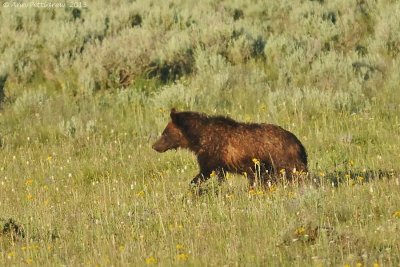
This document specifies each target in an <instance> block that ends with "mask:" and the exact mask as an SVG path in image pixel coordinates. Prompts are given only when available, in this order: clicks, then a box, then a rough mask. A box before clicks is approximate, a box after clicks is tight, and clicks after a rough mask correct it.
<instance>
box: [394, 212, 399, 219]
mask: <svg viewBox="0 0 400 267" xmlns="http://www.w3.org/2000/svg"><path fill="white" fill-rule="evenodd" d="M393 217H395V218H399V219H400V210H398V211H395V212H393Z"/></svg>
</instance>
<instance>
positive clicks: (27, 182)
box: [25, 178, 33, 186]
mask: <svg viewBox="0 0 400 267" xmlns="http://www.w3.org/2000/svg"><path fill="white" fill-rule="evenodd" d="M32 183H33V179H32V178H28V179H26V181H25V185H27V186H28V185H31V184H32Z"/></svg>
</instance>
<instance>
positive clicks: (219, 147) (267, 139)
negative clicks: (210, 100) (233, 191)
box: [153, 109, 307, 187]
mask: <svg viewBox="0 0 400 267" xmlns="http://www.w3.org/2000/svg"><path fill="white" fill-rule="evenodd" d="M170 116H171V121H170V122H169V123H168V124H167V127H166V128H165V130H164V131H163V133H162V135H161V137H160V138H159V139H158V140H157V141H156V142H155V143H154V145H153V149H154V150H156V151H158V152H165V151H167V150H170V149H177V148H187V149H189V150H191V151H193V152H194V153H195V154H196V156H197V161H198V164H199V166H200V173H199V174H197V175H196V176H195V177H194V179H193V180H192V182H191V184H194V185H198V184H200V183H201V182H202V181H205V180H207V179H208V178H209V177H210V175H211V173H212V172H213V171H215V174H217V175H218V178H219V180H220V181H222V180H224V173H225V172H233V173H240V174H244V175H245V176H247V178H248V180H249V184H250V186H251V187H252V186H254V185H255V183H256V177H259V178H260V181H261V184H264V185H266V184H267V182H268V181H275V180H276V177H278V176H279V175H281V174H282V173H284V174H285V176H286V177H287V178H288V179H289V180H290V179H291V178H292V175H293V173H294V172H302V173H306V172H307V153H306V150H305V148H304V146H303V145H302V143H301V142H300V141H299V139H297V137H296V136H295V135H294V134H292V133H291V132H289V131H286V130H284V129H283V128H281V127H279V126H276V125H273V124H257V123H240V122H237V121H234V120H233V119H231V118H228V117H222V116H207V115H205V114H201V113H197V112H177V111H176V110H175V109H172V110H171V114H170ZM257 173H258V174H259V175H256V174H257Z"/></svg>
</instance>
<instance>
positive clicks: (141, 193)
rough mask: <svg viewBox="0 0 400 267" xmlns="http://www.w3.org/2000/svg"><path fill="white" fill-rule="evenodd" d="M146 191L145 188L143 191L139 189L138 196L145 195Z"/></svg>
mask: <svg viewBox="0 0 400 267" xmlns="http://www.w3.org/2000/svg"><path fill="white" fill-rule="evenodd" d="M144 194H145V193H144V191H143V190H141V191H139V192H138V193H136V196H138V197H144Z"/></svg>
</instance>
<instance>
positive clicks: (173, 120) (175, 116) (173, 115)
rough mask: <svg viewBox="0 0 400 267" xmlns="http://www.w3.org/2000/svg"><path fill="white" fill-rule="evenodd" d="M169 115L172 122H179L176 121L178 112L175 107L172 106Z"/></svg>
mask: <svg viewBox="0 0 400 267" xmlns="http://www.w3.org/2000/svg"><path fill="white" fill-rule="evenodd" d="M170 116H171V120H172V122H173V123H175V124H177V125H178V124H179V123H178V112H176V109H175V108H172V109H171V114H170Z"/></svg>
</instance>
